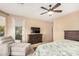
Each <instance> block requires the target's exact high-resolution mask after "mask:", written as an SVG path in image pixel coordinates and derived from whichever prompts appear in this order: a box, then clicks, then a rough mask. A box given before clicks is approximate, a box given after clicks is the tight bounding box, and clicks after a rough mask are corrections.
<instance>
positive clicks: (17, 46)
mask: <svg viewBox="0 0 79 59" xmlns="http://www.w3.org/2000/svg"><path fill="white" fill-rule="evenodd" d="M30 46H31V44H30V43H13V44H12V45H11V51H12V52H13V51H17V52H18V51H26V50H27V49H29V47H30Z"/></svg>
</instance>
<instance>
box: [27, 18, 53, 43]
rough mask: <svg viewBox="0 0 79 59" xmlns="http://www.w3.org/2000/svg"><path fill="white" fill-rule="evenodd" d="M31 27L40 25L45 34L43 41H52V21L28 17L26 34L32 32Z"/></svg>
mask: <svg viewBox="0 0 79 59" xmlns="http://www.w3.org/2000/svg"><path fill="white" fill-rule="evenodd" d="M31 27H40V30H41V33H42V34H43V42H51V41H52V33H53V32H52V23H51V22H46V21H42V20H35V19H27V21H26V35H28V34H30V33H31Z"/></svg>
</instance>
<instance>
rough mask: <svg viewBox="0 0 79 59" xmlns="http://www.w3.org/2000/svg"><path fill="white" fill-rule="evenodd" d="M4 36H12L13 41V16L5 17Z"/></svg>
mask: <svg viewBox="0 0 79 59" xmlns="http://www.w3.org/2000/svg"><path fill="white" fill-rule="evenodd" d="M5 24H6V25H5V36H12V37H13V38H14V39H15V21H14V17H13V16H11V15H10V16H7V17H6V20H5Z"/></svg>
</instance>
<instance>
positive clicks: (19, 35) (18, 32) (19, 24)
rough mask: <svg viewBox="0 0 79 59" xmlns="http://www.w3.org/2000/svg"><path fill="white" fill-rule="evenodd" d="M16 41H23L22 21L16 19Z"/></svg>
mask: <svg viewBox="0 0 79 59" xmlns="http://www.w3.org/2000/svg"><path fill="white" fill-rule="evenodd" d="M15 39H16V40H21V41H22V20H20V19H18V18H17V19H15Z"/></svg>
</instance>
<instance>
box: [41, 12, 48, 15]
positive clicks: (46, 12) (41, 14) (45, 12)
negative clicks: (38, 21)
mask: <svg viewBox="0 0 79 59" xmlns="http://www.w3.org/2000/svg"><path fill="white" fill-rule="evenodd" d="M45 13H48V12H44V13H41V14H40V15H43V14H45Z"/></svg>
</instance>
